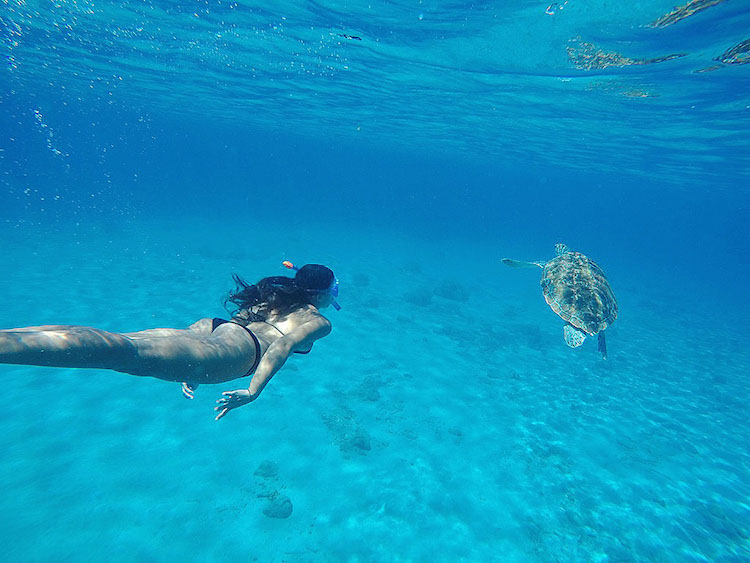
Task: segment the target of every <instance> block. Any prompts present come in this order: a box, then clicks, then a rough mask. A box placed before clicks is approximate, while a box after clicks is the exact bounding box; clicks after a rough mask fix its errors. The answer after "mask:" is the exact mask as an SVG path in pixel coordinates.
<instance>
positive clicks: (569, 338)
mask: <svg viewBox="0 0 750 563" xmlns="http://www.w3.org/2000/svg"><path fill="white" fill-rule="evenodd" d="M599 334H601V333H599ZM563 335H564V336H565V344H567V345H568V346H570V347H571V348H578V347H579V346H580V345H581V344H583V341H584V340H586V333H585V332H583V331H582V330H580V329H577V328H576V327H574V326H573V325H572V324H570V323H568V324H566V325H565V327H563Z"/></svg>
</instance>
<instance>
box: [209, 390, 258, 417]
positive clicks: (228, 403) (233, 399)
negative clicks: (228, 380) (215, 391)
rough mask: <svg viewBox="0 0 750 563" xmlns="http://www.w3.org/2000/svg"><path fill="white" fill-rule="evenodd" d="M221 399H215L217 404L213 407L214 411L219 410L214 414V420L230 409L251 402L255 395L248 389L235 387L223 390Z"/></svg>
mask: <svg viewBox="0 0 750 563" xmlns="http://www.w3.org/2000/svg"><path fill="white" fill-rule="evenodd" d="M221 395H222V397H221V399H219V400H218V401H216V404H217V405H218V406H216V407H214V410H215V411H221V412H220V413H219V414H217V415H216V418H215V419H214V420H219V419H220V418H222V417H223V416H225V415H226V414H227V413H228V412H229V411H231V410H232V409H236V408H237V407H241V406H242V405H246V404H248V403H252V402H253V401H254V400H255V398H256V397H257V395H251V394H250V390H248V389H237V390H236V391H224V392H223V393H222V394H221Z"/></svg>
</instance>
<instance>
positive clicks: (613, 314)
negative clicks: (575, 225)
mask: <svg viewBox="0 0 750 563" xmlns="http://www.w3.org/2000/svg"><path fill="white" fill-rule="evenodd" d="M555 252H556V254H557V256H555V257H554V258H553V259H552V260H549V261H547V262H522V261H520V260H510V259H509V258H503V264H505V265H506V266H510V267H511V268H533V267H535V266H536V267H539V268H541V269H542V281H541V284H542V293H544V300H545V301H546V302H547V305H549V306H550V307H551V308H552V310H553V311H554V312H555V313H557V314H558V315H559V316H560V317H561V318H562V320H564V321H565V327H564V329H563V332H564V336H565V343H566V344H567V345H568V346H570V347H571V348H575V347H577V346H580V345H581V344H583V341H584V340H585V339H586V336H587V335H589V334H590V335H592V336H593V335H594V334H598V335H599V351H600V352H601V353H602V358H604V359H605V360H606V359H607V341H606V340H605V339H604V329H605V328H607V327H608V326H609V325H611V324H612V323H613V322H615V319H616V318H617V300H616V299H615V294H614V293H613V292H612V287H611V286H610V285H609V282H608V281H607V278H606V276H605V275H604V272H603V271H602V269H601V268H600V267H599V265H598V264H596V262H594V261H593V260H591V259H590V258H589V257H588V256H584V255H583V254H581V253H580V252H572V251H570V250H568V247H567V246H565V245H564V244H556V245H555Z"/></svg>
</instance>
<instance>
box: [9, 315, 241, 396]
mask: <svg viewBox="0 0 750 563" xmlns="http://www.w3.org/2000/svg"><path fill="white" fill-rule="evenodd" d="M197 324H198V323H196V325H197ZM204 324H205V323H204ZM196 325H192V327H191V328H190V329H188V330H179V329H151V330H144V331H140V332H132V333H127V334H119V333H115V332H107V331H104V330H100V329H96V328H90V327H81V326H65V325H46V326H38V327H28V328H18V329H10V330H0V363H4V364H25V365H36V366H54V367H72V368H99V369H111V370H115V371H120V372H124V373H129V374H131V375H143V376H151V377H157V378H159V379H166V380H168V381H178V382H179V381H187V382H191V383H218V382H221V381H229V380H231V379H235V378H237V377H241V376H242V375H244V373H245V372H246V371H247V369H249V367H250V366H251V365H252V364H253V361H254V359H255V345H254V343H253V342H252V340H251V338H250V337H249V336H248V334H247V333H246V331H245V329H243V328H242V327H240V326H237V325H235V324H233V323H226V324H223V325H221V326H219V327H218V328H217V329H216V330H215V331H213V332H208V333H207V332H206V331H204V330H194V329H193V327H195V326H196ZM201 326H202V325H201Z"/></svg>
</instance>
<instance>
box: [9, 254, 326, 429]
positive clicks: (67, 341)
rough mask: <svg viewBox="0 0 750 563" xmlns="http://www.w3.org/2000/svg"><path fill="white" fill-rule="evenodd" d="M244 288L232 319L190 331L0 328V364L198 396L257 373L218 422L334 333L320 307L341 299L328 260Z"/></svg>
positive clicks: (235, 298) (225, 396)
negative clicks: (102, 372)
mask: <svg viewBox="0 0 750 563" xmlns="http://www.w3.org/2000/svg"><path fill="white" fill-rule="evenodd" d="M284 265H285V266H286V267H288V268H292V269H294V270H296V274H295V276H294V278H289V277H285V276H273V277H268V278H263V279H262V280H260V281H259V282H258V283H256V284H253V285H251V284H248V283H247V282H245V281H244V280H243V279H242V278H240V277H239V276H237V275H235V276H233V277H234V281H235V282H236V284H237V287H236V289H235V290H234V291H232V292H230V294H229V297H228V298H227V300H226V302H227V303H232V304H234V305H235V306H236V308H235V309H234V311H233V316H232V319H231V320H229V321H226V320H223V319H217V318H215V319H209V318H206V319H201V320H199V321H197V322H196V323H193V324H192V325H190V327H188V328H187V329H184V330H181V329H172V328H154V329H150V330H142V331H139V332H130V333H123V334H120V333H116V332H107V331H104V330H99V329H96V328H90V327H81V326H65V325H46V326H36V327H27V328H14V329H9V330H0V363H3V364H25V365H34V366H53V367H68V368H71V367H72V368H98V369H111V370H114V371H119V372H122V373H128V374H131V375H139V376H149V377H156V378H158V379H163V380H165V381H175V382H181V383H182V392H183V394H184V395H185V396H186V397H188V398H190V399H192V398H193V392H194V391H195V389H196V388H197V387H198V385H200V384H201V383H223V382H225V381H232V380H234V379H239V378H240V377H245V376H250V375H252V379H251V380H250V385H249V386H248V388H247V389H238V390H236V391H226V392H224V393H222V397H221V398H220V399H219V400H218V401H216V402H217V406H216V407H215V409H214V410H216V411H218V412H219V414H218V415H217V416H216V420H219V419H220V418H222V417H223V416H225V415H226V414H227V413H228V412H229V411H231V410H233V409H236V408H237V407H241V406H242V405H245V404H247V403H250V402H252V401H254V400H255V399H257V398H258V395H260V392H261V391H262V390H263V388H264V387H265V386H266V384H267V383H268V382H269V381H270V380H271V378H272V377H273V376H274V375H275V374H276V372H278V371H279V370H280V369H281V367H282V366H283V365H284V363H285V362H286V361H287V359H288V358H289V356H291V354H293V353H298V354H306V353H308V352H309V351H310V349H311V348H312V345H313V343H314V342H315V341H316V340H318V339H320V338H323V337H324V336H326V335H327V334H328V333H330V332H331V323H330V321H329V320H328V319H326V318H325V317H324V316H323V315H321V313H320V309H323V308H325V307H328V306H330V305H333V306H334V307H335V308H336V309H339V306H338V303H336V299H335V298H336V296H337V295H338V280H337V279H336V277H335V276H334V275H333V272H332V271H331V270H330V269H328V268H326V267H325V266H321V265H320V264H308V265H306V266H303V267H302V268H296V267H294V266H293V265H292V264H291V263H290V262H284Z"/></svg>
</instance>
